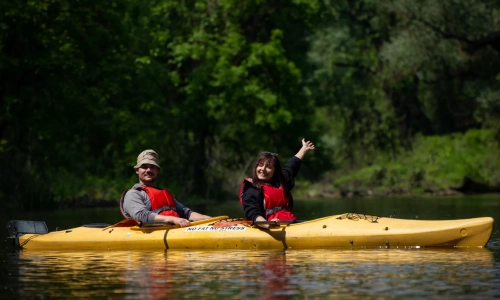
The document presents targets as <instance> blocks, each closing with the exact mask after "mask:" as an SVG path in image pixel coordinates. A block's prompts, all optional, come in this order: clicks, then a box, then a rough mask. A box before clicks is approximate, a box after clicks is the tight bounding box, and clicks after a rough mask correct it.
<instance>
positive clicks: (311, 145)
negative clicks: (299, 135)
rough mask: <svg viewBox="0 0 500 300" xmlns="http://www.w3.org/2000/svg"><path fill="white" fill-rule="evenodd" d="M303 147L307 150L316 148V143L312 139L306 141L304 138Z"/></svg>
mask: <svg viewBox="0 0 500 300" xmlns="http://www.w3.org/2000/svg"><path fill="white" fill-rule="evenodd" d="M302 149H304V150H305V151H309V150H314V144H313V143H312V142H311V141H307V142H306V141H305V140H304V139H302Z"/></svg>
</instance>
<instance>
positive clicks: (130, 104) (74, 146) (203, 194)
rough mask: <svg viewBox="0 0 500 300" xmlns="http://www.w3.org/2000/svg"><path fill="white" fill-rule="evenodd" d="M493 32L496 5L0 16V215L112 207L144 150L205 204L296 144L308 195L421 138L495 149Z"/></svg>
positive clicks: (204, 7)
mask: <svg viewBox="0 0 500 300" xmlns="http://www.w3.org/2000/svg"><path fill="white" fill-rule="evenodd" d="M499 16H500V6H499V5H498V3H497V2H496V1H490V0H461V1H451V0H445V1H438V2H436V1H430V0H422V1H410V0H391V1H374V0H357V1H329V0H293V1H287V2H283V1H276V0H271V1H260V0H258V1H250V0H241V1H235V0H204V1H201V0H187V1H170V0H156V1H149V2H143V1H137V0H115V1H112V2H102V1H95V0H79V1H67V0H40V1H20V0H12V1H4V2H2V3H1V4H0V70H1V73H0V77H1V78H0V79H1V81H0V101H1V104H2V105H1V107H0V157H1V164H2V167H3V168H2V171H0V174H1V176H2V178H3V179H4V180H2V192H1V195H0V197H1V200H0V201H3V202H6V203H17V205H18V206H20V207H25V208H37V207H40V206H47V205H48V203H49V202H52V201H62V200H70V199H117V198H118V196H119V193H120V191H121V190H124V189H126V188H128V187H129V185H131V184H132V183H133V182H134V181H135V180H136V178H135V173H134V171H133V169H132V166H133V165H134V162H135V157H136V155H137V154H138V153H139V152H141V151H142V150H144V149H147V148H152V149H155V150H156V151H157V152H158V153H159V154H160V160H161V161H162V167H163V168H162V175H161V176H162V177H161V178H162V182H161V185H166V186H168V187H169V188H170V189H172V191H173V192H174V194H176V196H177V197H178V198H182V197H184V196H187V195H190V196H192V197H197V198H212V199H213V198H217V197H219V198H223V197H226V196H224V195H225V193H228V194H235V193H236V192H237V189H238V185H239V183H240V181H241V179H242V178H243V177H244V176H245V175H248V172H249V168H250V165H251V164H252V163H253V160H254V159H255V157H256V156H257V155H258V154H259V152H260V151H262V150H272V151H274V152H279V153H280V158H281V157H284V158H286V157H287V156H291V155H293V154H294V153H295V151H296V150H297V149H298V148H299V147H300V139H301V138H303V137H305V138H307V139H310V140H313V141H315V142H316V144H317V145H318V149H317V151H315V153H314V154H313V155H311V157H308V158H307V160H308V163H307V164H304V166H303V171H304V172H302V173H301V174H302V175H301V176H304V177H305V178H306V179H309V180H317V179H318V178H319V176H320V175H321V174H324V173H329V172H330V173H331V172H334V173H335V172H337V173H339V172H340V173H341V174H343V175H346V176H347V177H349V176H350V177H349V178H351V177H352V176H354V177H356V175H355V174H358V173H357V172H358V171H359V172H361V173H363V172H364V171H363V170H364V168H373V167H374V166H380V165H381V164H384V163H390V162H397V161H398V160H399V159H400V158H401V157H404V156H405V155H408V153H409V152H412V151H417V150H418V149H420V150H418V151H421V147H422V145H430V144H432V143H430V142H429V143H423V142H422V141H428V140H427V139H425V138H422V137H425V136H433V135H435V136H453V137H455V135H453V134H455V133H457V132H467V131H469V130H472V129H481V130H485V132H488V134H486V135H484V134H479V133H478V135H481V136H487V137H490V138H493V139H496V143H497V144H498V142H500V131H499V129H498V128H500V100H499V99H500V97H499V95H500V83H499V80H500V74H499V71H498V70H499V69H500V68H499V67H500V58H499V51H500V22H499V20H500V18H499ZM474 132H475V131H474ZM490 132H492V134H489V133H490ZM474 134H476V133H474ZM474 134H472V135H474ZM451 140H454V138H451ZM481 143H486V141H485V140H484V139H481ZM487 144H488V145H489V146H488V147H489V148H488V149H489V150H488V151H489V154H488V155H494V153H496V152H495V151H498V149H497V148H495V147H493V146H492V145H493V144H491V143H487ZM471 149H473V147H472V146H471ZM422 153H426V151H422ZM492 153H493V154H492ZM485 157H486V156H485ZM415 161H416V160H415ZM477 161H481V158H477ZM351 170H352V173H350V172H351ZM370 170H371V169H370ZM464 170H465V169H464ZM346 172H347V173H348V174H346ZM470 172H472V173H474V172H475V171H470ZM365 173H366V172H365ZM458 173H460V172H458ZM466 173H467V172H466ZM460 174H462V173H460ZM476 174H479V173H477V172H476ZM405 176H406V175H405ZM439 176H445V175H439ZM471 176H472V175H471ZM336 177H337V179H338V178H340V177H338V176H336ZM347 177H345V178H347ZM476 177H477V178H479V177H480V176H479V177H478V176H476ZM483 177H484V176H483ZM327 178H330V177H327ZM339 180H340V181H338V182H348V181H349V180H344V181H342V178H340V179H339ZM333 181H334V180H333ZM483 181H485V182H486V181H488V180H487V179H484V178H483ZM349 182H350V181H349ZM488 183H493V184H494V182H489V181H488ZM383 184H386V183H383Z"/></svg>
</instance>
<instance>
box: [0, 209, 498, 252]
mask: <svg viewBox="0 0 500 300" xmlns="http://www.w3.org/2000/svg"><path fill="white" fill-rule="evenodd" d="M265 223H266V224H267V225H268V226H270V228H267V229H266V228H262V227H260V226H258V225H256V224H250V223H249V222H248V221H244V220H239V219H230V218H228V217H227V216H220V217H215V218H210V219H206V220H203V221H197V222H192V223H191V226H189V227H184V228H179V227H178V226H177V225H163V224H144V225H142V226H138V225H134V226H129V225H127V224H121V225H120V223H118V224H116V225H111V226H109V225H107V224H89V225H84V226H81V227H76V228H71V229H67V230H59V231H53V232H47V230H46V226H45V223H44V222H41V221H10V222H9V223H8V224H7V228H8V230H9V232H10V238H12V239H13V240H14V243H15V244H16V245H18V246H20V247H21V248H23V249H44V250H129V249H159V250H164V249H178V250H201V249H211V250H226V249H239V250H251V249H324V248H336V247H343V248H370V247H384V248H406V247H484V246H485V245H486V243H487V242H488V240H489V239H490V237H491V233H492V230H493V224H494V220H493V218H490V217H481V218H472V219H461V220H408V219H397V218H386V217H377V216H370V215H364V214H356V213H346V214H341V215H334V216H329V217H324V218H320V219H315V220H311V221H304V222H299V223H284V222H282V223H279V224H278V223H276V222H265Z"/></svg>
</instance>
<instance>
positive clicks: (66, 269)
mask: <svg viewBox="0 0 500 300" xmlns="http://www.w3.org/2000/svg"><path fill="white" fill-rule="evenodd" d="M16 260H19V261H16ZM11 261H12V262H13V263H12V264H11V265H10V266H9V270H8V272H9V274H10V277H9V281H10V284H12V285H14V286H16V287H17V290H16V291H14V292H13V294H11V295H12V296H15V297H17V298H18V297H21V298H29V299H33V298H39V299H42V298H45V299H46V298H51V299H52V298H68V297H79V298H125V299H128V298H130V299H188V298H199V299H215V298H224V299H291V298H297V299H306V298H309V299H316V298H327V297H328V298H329V297H334V296H335V295H336V296H339V297H359V296H370V295H372V296H373V295H377V297H394V296H409V297H415V298H420V297H425V298H439V297H442V296H448V297H453V296H457V297H458V296H464V295H475V296H478V295H482V296H485V297H486V296H500V282H499V278H496V277H495V271H498V267H495V261H494V258H493V252H491V251H490V250H488V249H430V250H429V249H410V250H403V249H365V250H363V249H357V250H346V249H342V250H336V249H334V250H331V249H330V250H301V251H286V252H282V251H231V252H222V251H218V252H211V251H189V252H183V251H166V252H141V251H113V252H95V251H92V252H90V251H86V252H41V251H31V252H30V251H20V252H16V253H15V254H13V257H12V259H11Z"/></svg>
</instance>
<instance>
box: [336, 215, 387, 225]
mask: <svg viewBox="0 0 500 300" xmlns="http://www.w3.org/2000/svg"><path fill="white" fill-rule="evenodd" d="M380 218H381V217H377V216H371V215H365V214H358V213H346V214H343V215H341V216H339V217H338V218H337V219H339V220H342V219H349V220H353V221H359V220H366V221H368V222H370V223H378V222H377V220H378V219H380Z"/></svg>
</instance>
